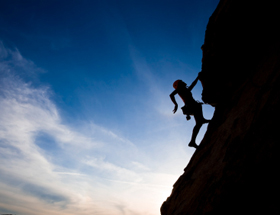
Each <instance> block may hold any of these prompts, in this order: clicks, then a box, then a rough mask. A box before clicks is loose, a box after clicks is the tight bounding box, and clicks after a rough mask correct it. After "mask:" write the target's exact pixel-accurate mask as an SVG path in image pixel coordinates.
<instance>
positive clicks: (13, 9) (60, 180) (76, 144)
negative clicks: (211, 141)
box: [0, 0, 219, 215]
mask: <svg viewBox="0 0 280 215" xmlns="http://www.w3.org/2000/svg"><path fill="white" fill-rule="evenodd" d="M0 2H1V7H0V108H1V111H0V163H1V165H0V214H3V213H12V214H17V215H46V214H53V215H56V214H59V215H71V214H79V215H88V214H94V215H159V214H160V206H161V204H162V203H163V202H164V201H165V200H166V198H167V197H168V196H169V195H170V193H171V191H172V186H173V184H174V183H175V182H176V180H177V179H178V178H179V176H180V175H181V174H182V173H183V170H184V168H185V167H186V165H187V164H188V162H189V160H190V158H191V156H192V155H193V153H194V151H195V149H194V148H189V147H188V146H187V145H188V142H189V141H190V137H191V133H192V129H193V126H194V124H195V122H194V119H193V118H192V119H191V120H190V121H186V119H185V116H184V115H183V114H182V112H181V110H180V109H179V110H178V111H177V113H176V114H173V112H172V110H173V108H174V105H173V103H172V102H171V100H170V98H169V94H170V93H171V92H172V91H173V90H174V89H173V87H172V84H173V82H174V81H175V80H177V79H182V80H184V81H185V82H186V83H187V84H188V85H190V84H191V82H192V81H193V80H194V79H195V78H196V77H197V74H198V72H200V70H201V58H202V53H201V49H200V47H201V45H202V44H203V42H204V36H205V30H206V25H207V23H208V19H209V17H210V16H211V14H212V13H213V12H214V10H215V8H216V6H217V5H218V2H219V1H218V0H199V1H197V0H161V1H160V0H118V1H117V0H91V1H90V0H79V1H77V0H67V1H66V0H1V1H0ZM192 92H193V96H194V98H195V99H196V100H200V101H201V92H202V87H201V83H200V82H198V83H197V85H196V86H195V88H194V89H193V90H192ZM176 99H177V102H178V104H179V107H181V106H183V102H182V101H181V100H180V98H179V97H178V96H177V97H176ZM203 110H204V116H205V118H207V119H210V118H211V117H212V115H213V112H214V109H213V108H212V107H211V106H209V105H203ZM206 129H207V125H204V126H203V127H202V129H201V131H200V133H199V136H198V138H197V143H198V144H199V142H200V141H201V139H202V138H203V135H204V133H205V131H206Z"/></svg>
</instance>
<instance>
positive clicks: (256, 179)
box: [161, 0, 280, 215]
mask: <svg viewBox="0 0 280 215" xmlns="http://www.w3.org/2000/svg"><path fill="white" fill-rule="evenodd" d="M278 8H279V7H278V2H277V1H269V0H267V1H265V0H260V1H248V0H221V1H220V3H219V5H218V7H217V9H216V10H215V12H214V13H213V15H212V16H211V17H210V19H209V23H208V26H207V30H206V34H205V43H204V45H203V47H202V48H203V63H202V72H201V75H200V81H201V82H202V85H203V93H202V99H203V101H204V102H205V103H209V104H211V105H213V106H215V113H214V116H213V119H212V121H211V122H210V124H209V126H208V130H207V132H206V134H205V136H204V139H203V140H202V142H201V144H200V147H199V148H198V149H197V150H196V152H195V153H194V155H193V157H192V158H191V160H190V162H189V164H188V165H187V167H186V168H185V172H184V174H183V175H182V176H180V178H179V179H178V180H177V182H176V183H175V184H174V187H173V190H172V193H171V195H170V197H168V198H167V200H166V201H165V202H164V203H163V205H162V207H161V214H162V215H186V214H188V215H200V214H203V215H204V214H207V215H212V214H215V215H216V214H226V215H233V214H254V215H255V214H270V215H271V214H280V204H279V200H280V198H279V192H280V186H279V184H280V174H279V172H278V170H279V164H280V140H279V139H280V137H279V135H278V132H279V121H280V113H279V111H280V32H279V29H278V28H279V26H280V25H279V24H280V12H279V10H278Z"/></svg>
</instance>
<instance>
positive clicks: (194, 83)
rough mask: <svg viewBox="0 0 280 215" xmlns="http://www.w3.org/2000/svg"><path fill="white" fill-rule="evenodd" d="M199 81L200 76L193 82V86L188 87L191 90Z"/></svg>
mask: <svg viewBox="0 0 280 215" xmlns="http://www.w3.org/2000/svg"><path fill="white" fill-rule="evenodd" d="M197 81H198V77H197V78H196V79H195V80H194V81H193V82H192V84H191V86H189V87H188V89H189V90H190V91H191V90H192V89H193V88H194V86H195V85H196V83H197Z"/></svg>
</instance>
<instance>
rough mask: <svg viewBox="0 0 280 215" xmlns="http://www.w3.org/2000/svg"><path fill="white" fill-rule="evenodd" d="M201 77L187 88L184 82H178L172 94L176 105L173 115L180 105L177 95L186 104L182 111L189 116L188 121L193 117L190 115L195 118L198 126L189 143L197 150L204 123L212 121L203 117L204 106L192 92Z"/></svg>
mask: <svg viewBox="0 0 280 215" xmlns="http://www.w3.org/2000/svg"><path fill="white" fill-rule="evenodd" d="M198 78H199V76H198V77H197V78H196V79H195V80H194V81H193V83H192V84H191V85H190V86H189V87H187V84H186V83H185V82H183V81H182V80H177V81H175V82H174V83H173V87H174V88H175V90H174V91H173V92H172V93H171V94H170V98H171V101H172V102H173V103H174V105H175V107H174V110H173V113H176V111H177V109H178V104H177V102H176V100H175V95H176V94H178V95H179V96H180V97H181V99H182V100H183V102H184V103H185V106H183V107H182V108H181V109H182V111H183V114H184V115H187V116H186V118H187V120H190V119H191V117H190V115H193V116H194V119H195V122H196V125H195V126H194V128H193V133H192V137H191V141H190V143H189V146H190V147H194V148H197V147H198V145H197V144H196V143H195V139H196V136H197V134H198V132H199V130H200V128H201V126H202V125H203V124H204V123H209V122H210V120H207V119H205V118H204V117H203V113H202V104H203V103H200V102H197V101H195V100H194V98H193V96H192V93H191V90H192V89H193V87H194V86H195V85H196V83H197V81H198Z"/></svg>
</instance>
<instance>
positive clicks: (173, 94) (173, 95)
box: [170, 90, 178, 113]
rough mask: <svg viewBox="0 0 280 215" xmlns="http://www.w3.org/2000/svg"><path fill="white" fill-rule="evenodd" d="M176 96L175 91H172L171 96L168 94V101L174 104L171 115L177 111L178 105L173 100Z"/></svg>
mask: <svg viewBox="0 0 280 215" xmlns="http://www.w3.org/2000/svg"><path fill="white" fill-rule="evenodd" d="M176 94H177V91H176V90H174V91H173V92H172V93H171V94H170V99H171V101H172V102H173V103H174V105H175V107H174V110H173V113H176V111H177V109H178V104H177V102H176V100H175V95H176Z"/></svg>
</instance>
